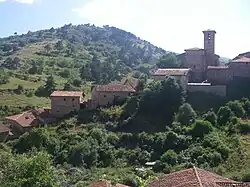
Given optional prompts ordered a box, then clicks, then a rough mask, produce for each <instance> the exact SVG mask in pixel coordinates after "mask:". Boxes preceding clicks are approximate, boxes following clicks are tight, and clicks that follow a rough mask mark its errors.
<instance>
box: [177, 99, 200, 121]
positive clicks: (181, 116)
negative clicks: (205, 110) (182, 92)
mask: <svg viewBox="0 0 250 187" xmlns="http://www.w3.org/2000/svg"><path fill="white" fill-rule="evenodd" d="M195 117H196V113H195V111H194V109H193V108H192V106H191V105H190V104H188V103H184V104H183V105H181V106H180V108H179V112H178V114H177V120H178V121H179V122H180V123H181V124H183V125H186V124H190V123H192V122H193V120H194V119H195Z"/></svg>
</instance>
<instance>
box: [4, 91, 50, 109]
mask: <svg viewBox="0 0 250 187" xmlns="http://www.w3.org/2000/svg"><path fill="white" fill-rule="evenodd" d="M0 105H8V106H27V105H31V106H37V107H47V106H50V100H49V99H48V98H44V97H36V96H33V97H27V96H25V95H17V94H11V93H6V92H1V93H0Z"/></svg>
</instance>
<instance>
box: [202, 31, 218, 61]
mask: <svg viewBox="0 0 250 187" xmlns="http://www.w3.org/2000/svg"><path fill="white" fill-rule="evenodd" d="M203 34H204V50H205V55H206V65H207V66H216V65H217V60H216V56H215V52H214V51H215V50H214V47H215V34H216V32H215V31H214V30H205V31H203Z"/></svg>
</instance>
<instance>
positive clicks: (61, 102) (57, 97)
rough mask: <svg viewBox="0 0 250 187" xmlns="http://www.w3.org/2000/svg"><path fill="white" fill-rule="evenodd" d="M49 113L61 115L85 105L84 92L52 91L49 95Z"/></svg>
mask: <svg viewBox="0 0 250 187" xmlns="http://www.w3.org/2000/svg"><path fill="white" fill-rule="evenodd" d="M50 100H51V114H52V116H55V117H62V116H64V115H66V114H69V113H70V112H73V111H78V110H80V109H81V108H85V107H86V104H85V103H86V101H84V93H83V92H80V91H54V92H53V93H52V94H51V95H50Z"/></svg>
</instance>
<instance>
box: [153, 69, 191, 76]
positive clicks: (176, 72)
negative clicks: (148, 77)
mask: <svg viewBox="0 0 250 187" xmlns="http://www.w3.org/2000/svg"><path fill="white" fill-rule="evenodd" d="M190 71H191V69H189V68H187V69H181V68H166V69H157V70H156V71H155V73H154V76H182V75H187V74H188V72H190Z"/></svg>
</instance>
